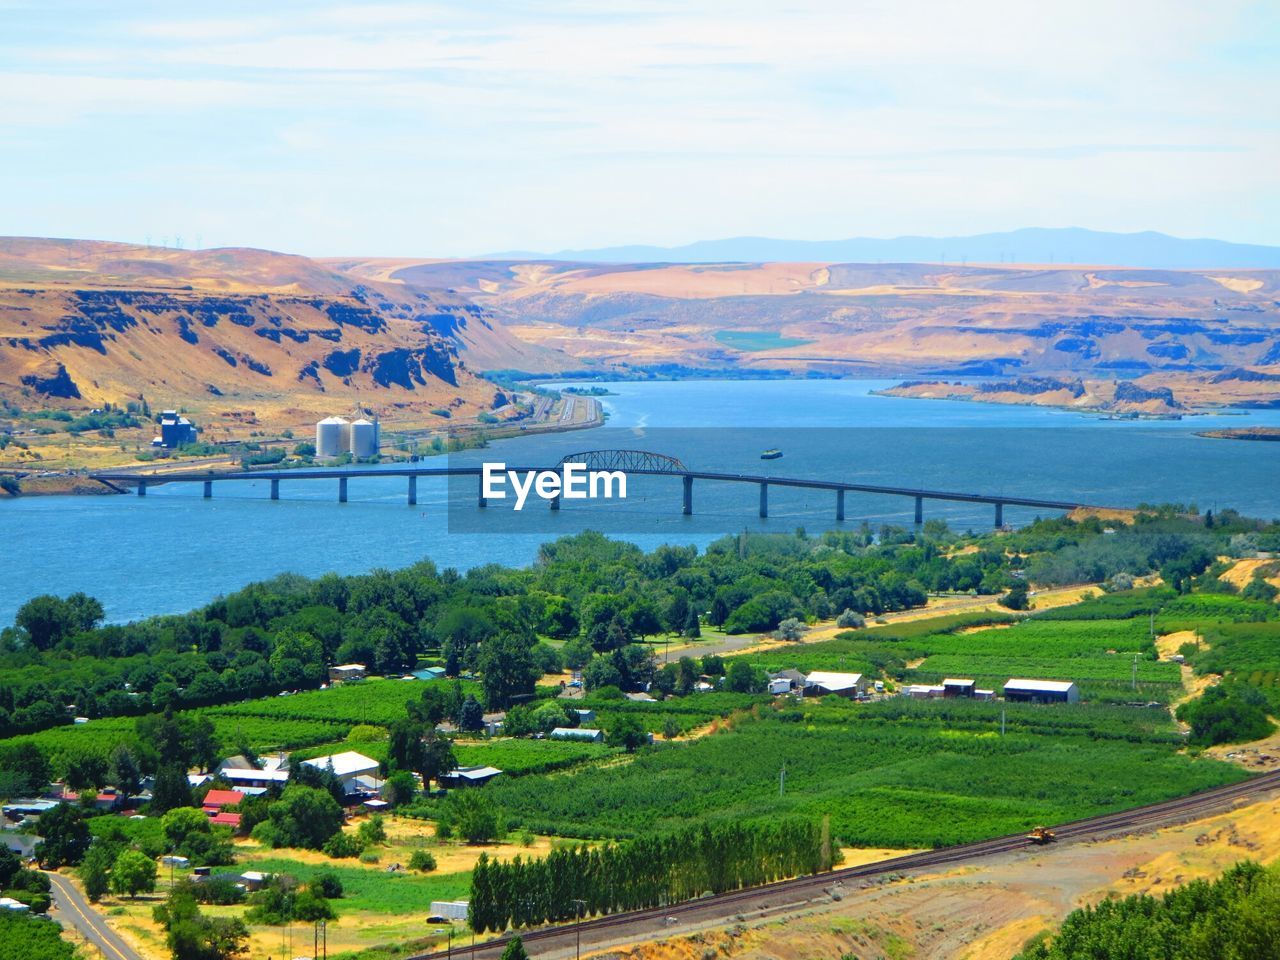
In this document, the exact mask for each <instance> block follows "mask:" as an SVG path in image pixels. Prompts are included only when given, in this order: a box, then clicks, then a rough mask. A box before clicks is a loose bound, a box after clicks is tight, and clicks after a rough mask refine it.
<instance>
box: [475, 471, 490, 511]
mask: <svg viewBox="0 0 1280 960" xmlns="http://www.w3.org/2000/svg"><path fill="white" fill-rule="evenodd" d="M488 505H489V500H488V498H486V497H485V495H484V477H483V476H480V477H478V478H477V483H476V506H477V507H479V508H480V509H482V510H483V509H484V508H485V507H487V506H488Z"/></svg>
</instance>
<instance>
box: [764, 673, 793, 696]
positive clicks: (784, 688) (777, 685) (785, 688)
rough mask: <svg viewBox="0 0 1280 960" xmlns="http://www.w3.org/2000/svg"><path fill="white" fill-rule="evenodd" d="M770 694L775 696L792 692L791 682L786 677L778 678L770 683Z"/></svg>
mask: <svg viewBox="0 0 1280 960" xmlns="http://www.w3.org/2000/svg"><path fill="white" fill-rule="evenodd" d="M769 692H770V693H772V694H773V695H774V696H778V695H779V694H784V693H790V692H791V681H790V680H788V679H787V678H786V677H777V678H776V679H773V680H770V681H769Z"/></svg>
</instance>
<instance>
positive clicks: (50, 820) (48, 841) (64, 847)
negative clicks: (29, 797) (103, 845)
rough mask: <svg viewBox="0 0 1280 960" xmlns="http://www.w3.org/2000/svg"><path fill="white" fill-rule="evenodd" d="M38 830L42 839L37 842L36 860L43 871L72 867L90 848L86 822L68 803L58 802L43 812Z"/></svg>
mask: <svg viewBox="0 0 1280 960" xmlns="http://www.w3.org/2000/svg"><path fill="white" fill-rule="evenodd" d="M37 829H38V830H39V831H40V836H41V837H42V838H43V839H42V840H41V841H40V843H38V844H36V860H38V861H39V863H40V866H42V867H44V868H45V869H46V870H56V869H57V868H58V867H62V866H72V867H73V866H75V865H76V864H78V863H79V862H80V861H81V860H83V859H84V855H85V853H87V852H88V850H89V841H90V836H89V825H88V824H86V823H85V822H84V815H83V814H82V813H81V812H80V811H79V810H77V809H76V808H75V807H73V806H72V805H71V804H69V803H60V804H58V805H57V806H56V807H54V808H53V809H52V810H46V811H45V812H44V813H42V814H41V815H40V821H39V824H38V826H37Z"/></svg>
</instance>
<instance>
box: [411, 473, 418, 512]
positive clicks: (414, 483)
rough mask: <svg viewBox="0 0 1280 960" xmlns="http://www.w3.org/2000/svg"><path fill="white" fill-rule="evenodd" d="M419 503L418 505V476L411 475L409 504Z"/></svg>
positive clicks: (413, 505)
mask: <svg viewBox="0 0 1280 960" xmlns="http://www.w3.org/2000/svg"><path fill="white" fill-rule="evenodd" d="M417 505H418V478H417V477H414V476H410V477H409V506H411V507H415V506H417Z"/></svg>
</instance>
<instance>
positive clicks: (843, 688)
mask: <svg viewBox="0 0 1280 960" xmlns="http://www.w3.org/2000/svg"><path fill="white" fill-rule="evenodd" d="M866 692H867V681H866V678H865V677H863V676H862V674H860V673H829V672H827V671H823V670H815V671H814V672H813V673H811V674H809V675H808V676H807V677H805V678H804V693H805V696H807V697H825V696H827V695H828V694H835V695H836V696H837V697H851V698H852V697H857V696H861V695H862V694H864V693H866Z"/></svg>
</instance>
